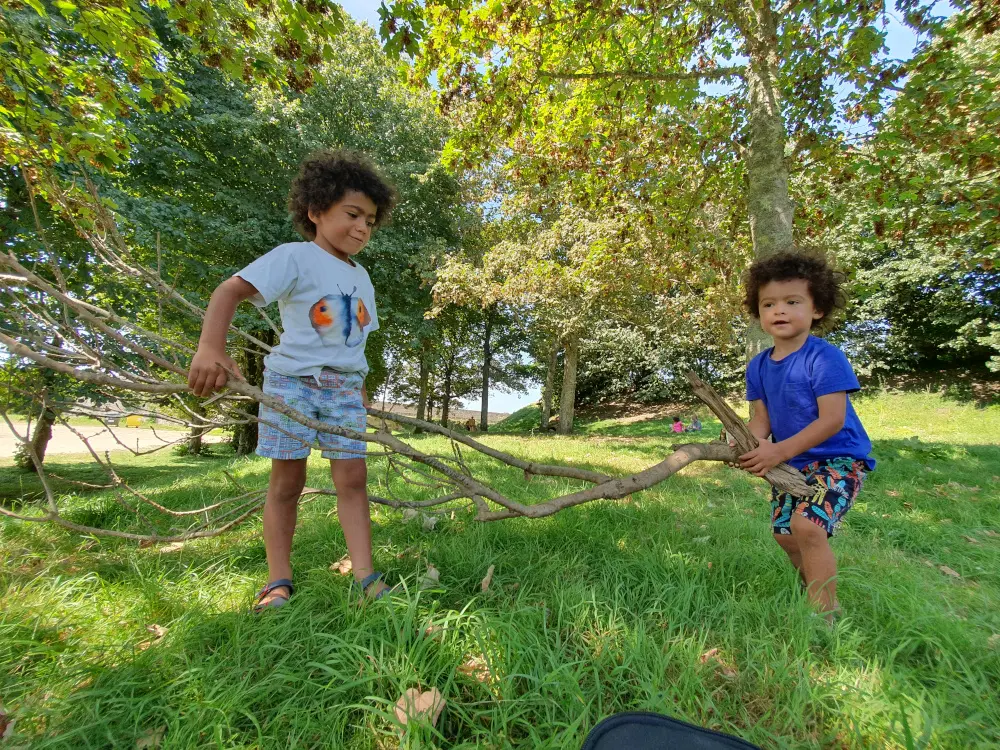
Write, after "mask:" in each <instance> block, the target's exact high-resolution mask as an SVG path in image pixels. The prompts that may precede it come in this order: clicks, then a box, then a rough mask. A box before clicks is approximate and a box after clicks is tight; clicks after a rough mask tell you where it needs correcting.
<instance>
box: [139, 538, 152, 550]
mask: <svg viewBox="0 0 1000 750" xmlns="http://www.w3.org/2000/svg"><path fill="white" fill-rule="evenodd" d="M154 544H156V542H154V541H153V540H152V539H143V540H142V541H140V542H139V549H149V548H150V547H152V546H153V545H154Z"/></svg>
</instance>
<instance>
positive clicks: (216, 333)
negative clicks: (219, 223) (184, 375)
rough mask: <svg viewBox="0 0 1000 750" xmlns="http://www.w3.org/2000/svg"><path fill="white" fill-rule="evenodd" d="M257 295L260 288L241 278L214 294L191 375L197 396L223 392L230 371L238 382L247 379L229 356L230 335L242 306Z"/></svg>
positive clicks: (225, 284) (231, 281) (227, 283)
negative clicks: (227, 348) (221, 390)
mask: <svg viewBox="0 0 1000 750" xmlns="http://www.w3.org/2000/svg"><path fill="white" fill-rule="evenodd" d="M256 294H257V289H256V287H254V286H253V284H250V283H248V282H246V281H244V280H243V279H241V278H240V277H239V276H233V277H231V278H228V279H226V280H225V281H223V282H222V283H221V284H219V286H218V287H217V288H216V290H215V292H213V293H212V299H211V300H209V302H208V310H206V311H205V322H204V323H203V324H202V329H201V338H200V339H199V341H198V351H197V352H195V355H194V357H193V358H192V359H191V369H190V371H189V372H188V388H190V389H191V390H192V391H193V392H194V395H196V396H199V397H202V398H204V397H205V396H208V395H209V394H211V393H212V392H213V391H217V390H219V389H220V388H222V387H223V386H224V385H225V384H226V382H227V381H228V380H229V373H228V372H227V370H229V371H231V372H232V373H233V374H234V375H235V376H236V377H238V378H242V377H243V374H242V373H241V372H240V368H239V366H238V365H237V364H236V362H234V361H233V358H232V357H230V356H229V355H228V354H226V333H227V332H228V331H229V324H230V323H232V322H233V315H235V313H236V308H237V306H238V305H239V304H240V302H242V301H243V300H246V299H250V298H251V297H253V296H255V295H256Z"/></svg>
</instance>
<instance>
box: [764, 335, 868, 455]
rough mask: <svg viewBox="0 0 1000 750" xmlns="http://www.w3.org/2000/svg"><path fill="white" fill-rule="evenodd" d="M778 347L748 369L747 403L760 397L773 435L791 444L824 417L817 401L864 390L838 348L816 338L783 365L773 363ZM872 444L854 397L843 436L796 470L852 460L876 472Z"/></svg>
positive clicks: (832, 439)
mask: <svg viewBox="0 0 1000 750" xmlns="http://www.w3.org/2000/svg"><path fill="white" fill-rule="evenodd" d="M773 351H774V349H773V348H771V349H768V350H767V351H765V352H761V353H760V354H758V355H757V356H756V357H754V358H753V360H751V362H750V365H749V366H748V367H747V401H756V400H758V399H760V400H761V401H763V402H764V406H766V407H767V414H768V416H769V417H770V419H771V434H772V435H774V439H775V440H776V441H778V442H780V441H782V440H787V439H788V438H790V437H792V435H796V434H798V433H799V432H801V431H802V430H803V429H805V428H806V427H807V426H808V425H809V424H811V423H812V422H814V421H815V420H816V419H817V417H819V406H818V405H817V403H816V399H817V398H819V397H820V396H826V395H827V394H830V393H837V392H839V391H845V392H847V393H853V392H854V391H859V390H861V385H860V384H859V383H858V379H857V377H856V376H855V375H854V370H853V369H851V363H850V362H848V361H847V357H846V356H844V353H843V352H842V351H840V349H838V348H837V347H835V346H834V345H833V344H829V343H827V342H826V341H824V340H823V339H819V338H816V337H815V336H810V337H809V338H808V339H806V342H805V343H804V344H803V345H802V348H800V349H799V350H798V351H796V352H793V353H792V354H789V355H788V356H787V357H785V358H784V359H782V360H781V361H778V362H775V361H774V360H773V359H771V353H772V352H773ZM871 450H872V441H871V440H870V439H869V438H868V433H867V432H865V428H864V427H862V425H861V420H860V419H858V415H857V413H856V412H855V411H854V406H853V405H852V404H851V399H850V397H848V399H847V414H846V415H845V417H844V426H843V427H842V428H841V430H840V432H838V433H837V434H836V435H833V436H832V437H829V438H827V439H826V440H824V441H823V442H822V443H820V444H819V445H817V446H815V447H813V448H810V449H809V450H807V451H806V452H805V453H800V454H799V455H798V456H795V458H793V459H792V460H790V461H789V462H788V463H790V464H791V465H792V466H794V467H795V468H796V469H801V468H802V467H803V466H806V465H807V464H810V463H812V462H813V461H821V460H823V459H828V458H839V457H841V456H850V457H851V458H854V459H855V460H859V461H864V462H865V464H866V465H867V467H868V469H869V470H871V469H874V468H875V459H873V458H872V457H871Z"/></svg>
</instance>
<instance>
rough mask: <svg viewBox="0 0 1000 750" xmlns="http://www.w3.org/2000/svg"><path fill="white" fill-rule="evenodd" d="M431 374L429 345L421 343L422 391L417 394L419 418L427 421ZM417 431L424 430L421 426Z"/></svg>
mask: <svg viewBox="0 0 1000 750" xmlns="http://www.w3.org/2000/svg"><path fill="white" fill-rule="evenodd" d="M429 376H430V367H428V366H427V345H426V343H425V344H423V345H421V348H420V393H419V395H418V396H417V419H420V420H423V421H426V420H427V401H428V399H429V395H428V393H427V380H428V378H429ZM414 432H415V433H420V432H423V430H421V429H420V428H419V427H417V428H416V429H415V430H414Z"/></svg>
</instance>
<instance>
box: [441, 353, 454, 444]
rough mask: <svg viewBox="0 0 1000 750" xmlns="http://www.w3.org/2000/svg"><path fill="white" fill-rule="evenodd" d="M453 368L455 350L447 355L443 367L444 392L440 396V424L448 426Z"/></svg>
mask: <svg viewBox="0 0 1000 750" xmlns="http://www.w3.org/2000/svg"><path fill="white" fill-rule="evenodd" d="M454 369H455V352H454V351H452V353H451V354H449V355H448V359H447V361H446V363H445V368H444V394H443V395H442V397H441V426H442V427H447V426H448V412H449V411H450V410H451V374H452V372H453V371H454Z"/></svg>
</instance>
